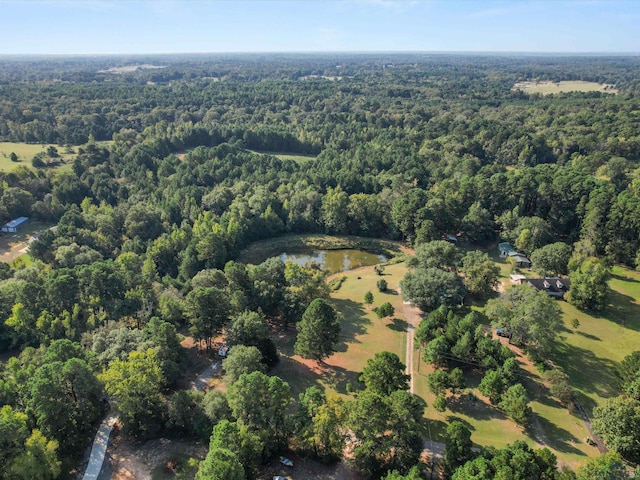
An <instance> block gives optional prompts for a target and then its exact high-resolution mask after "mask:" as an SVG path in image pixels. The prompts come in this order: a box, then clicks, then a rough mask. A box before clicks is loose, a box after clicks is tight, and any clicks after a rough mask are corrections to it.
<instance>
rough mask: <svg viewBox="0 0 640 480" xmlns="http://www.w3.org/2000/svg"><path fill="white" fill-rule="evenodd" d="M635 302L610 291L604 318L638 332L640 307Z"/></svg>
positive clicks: (627, 296)
mask: <svg viewBox="0 0 640 480" xmlns="http://www.w3.org/2000/svg"><path fill="white" fill-rule="evenodd" d="M636 301H637V299H635V298H633V297H630V296H629V295H625V294H623V293H620V292H617V291H615V290H611V289H610V290H609V306H608V307H607V309H606V310H605V316H606V318H607V319H609V320H611V321H612V322H615V323H617V324H618V325H621V326H623V327H625V328H629V329H631V330H635V331H640V305H638V304H637V303H636Z"/></svg>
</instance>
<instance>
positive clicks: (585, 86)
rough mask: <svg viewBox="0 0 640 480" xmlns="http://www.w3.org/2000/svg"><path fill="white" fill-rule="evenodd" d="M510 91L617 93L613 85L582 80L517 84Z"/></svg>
mask: <svg viewBox="0 0 640 480" xmlns="http://www.w3.org/2000/svg"><path fill="white" fill-rule="evenodd" d="M511 90H522V91H523V92H527V93H541V94H542V95H550V94H552V93H564V92H605V93H614V94H615V93H618V90H616V88H615V86H614V85H610V84H606V83H596V82H585V81H582V80H570V81H562V82H517V83H516V84H515V85H514V86H513V87H512V88H511Z"/></svg>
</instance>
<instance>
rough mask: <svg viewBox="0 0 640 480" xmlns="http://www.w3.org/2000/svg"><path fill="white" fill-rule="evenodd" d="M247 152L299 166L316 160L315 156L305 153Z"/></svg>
mask: <svg viewBox="0 0 640 480" xmlns="http://www.w3.org/2000/svg"><path fill="white" fill-rule="evenodd" d="M249 152H252V153H263V154H265V155H271V156H274V157H277V158H279V159H280V160H293V161H294V162H296V163H300V164H304V163H307V162H310V161H312V160H315V159H316V158H318V157H317V155H311V154H306V153H288V152H267V151H262V150H249Z"/></svg>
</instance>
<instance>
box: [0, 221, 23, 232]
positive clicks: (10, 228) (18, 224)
mask: <svg viewBox="0 0 640 480" xmlns="http://www.w3.org/2000/svg"><path fill="white" fill-rule="evenodd" d="M25 225H29V219H28V218H27V217H18V218H16V219H15V220H11V221H10V222H9V223H5V224H4V225H3V226H2V232H3V233H15V232H17V231H18V230H20V229H21V228H22V227H24V226H25Z"/></svg>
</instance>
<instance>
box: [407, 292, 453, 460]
mask: <svg viewBox="0 0 640 480" xmlns="http://www.w3.org/2000/svg"><path fill="white" fill-rule="evenodd" d="M398 295H402V290H401V289H400V288H398ZM402 309H403V311H404V318H405V320H406V321H407V353H406V364H407V370H406V372H407V375H411V380H410V381H409V391H410V392H411V393H415V392H414V380H415V375H414V374H413V357H414V353H415V348H414V341H415V331H416V327H417V326H418V325H420V320H422V310H420V309H419V308H418V307H416V306H415V305H413V304H412V303H411V302H408V301H406V300H404V299H403V300H402ZM418 361H419V360H418ZM427 421H428V420H427ZM427 425H428V424H427ZM428 426H429V427H430V425H428ZM429 430H431V429H429ZM429 436H431V432H429ZM444 447H445V444H444V443H441V442H434V441H433V440H424V444H423V445H422V448H423V453H426V456H427V457H428V458H430V459H431V460H430V461H432V462H433V461H436V460H442V459H443V458H444Z"/></svg>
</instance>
